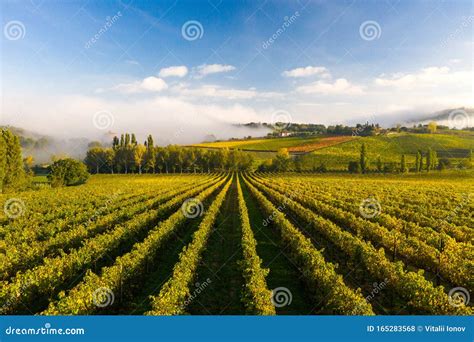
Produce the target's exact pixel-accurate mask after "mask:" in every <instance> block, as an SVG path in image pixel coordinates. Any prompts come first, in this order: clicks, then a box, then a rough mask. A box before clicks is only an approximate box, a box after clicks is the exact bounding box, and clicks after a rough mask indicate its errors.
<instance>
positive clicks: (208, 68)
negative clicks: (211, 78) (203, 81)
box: [197, 64, 235, 77]
mask: <svg viewBox="0 0 474 342" xmlns="http://www.w3.org/2000/svg"><path fill="white" fill-rule="evenodd" d="M232 70H235V66H233V65H226V64H203V65H200V66H198V67H197V73H198V76H199V77H204V76H207V75H210V74H217V73H221V72H229V71H232Z"/></svg>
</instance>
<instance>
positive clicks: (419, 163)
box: [415, 151, 423, 172]
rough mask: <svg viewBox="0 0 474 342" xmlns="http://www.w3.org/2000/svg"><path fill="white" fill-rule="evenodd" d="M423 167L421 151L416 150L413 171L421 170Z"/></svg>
mask: <svg viewBox="0 0 474 342" xmlns="http://www.w3.org/2000/svg"><path fill="white" fill-rule="evenodd" d="M422 167H423V156H422V155H421V151H418V152H416V160H415V171H416V172H421V169H422Z"/></svg>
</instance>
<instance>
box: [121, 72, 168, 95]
mask: <svg viewBox="0 0 474 342" xmlns="http://www.w3.org/2000/svg"><path fill="white" fill-rule="evenodd" d="M167 88H168V85H167V84H166V82H165V81H164V80H163V79H161V78H158V77H155V76H150V77H147V78H145V79H143V80H142V81H135V82H132V83H121V84H118V85H116V86H115V87H113V88H112V90H116V91H118V92H121V93H125V94H135V93H143V92H160V91H163V90H165V89H167Z"/></svg>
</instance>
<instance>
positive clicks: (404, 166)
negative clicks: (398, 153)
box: [400, 154, 408, 173]
mask: <svg viewBox="0 0 474 342" xmlns="http://www.w3.org/2000/svg"><path fill="white" fill-rule="evenodd" d="M400 172H402V173H405V172H408V168H407V163H406V160H405V155H404V154H402V158H401V160H400Z"/></svg>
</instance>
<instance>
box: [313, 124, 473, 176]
mask: <svg viewBox="0 0 474 342" xmlns="http://www.w3.org/2000/svg"><path fill="white" fill-rule="evenodd" d="M362 143H365V144H366V146H367V150H368V156H369V159H370V162H371V163H373V164H375V162H376V160H377V158H378V157H379V156H380V158H381V160H382V162H384V163H391V162H392V163H399V162H400V157H401V155H402V154H405V155H406V159H407V163H408V164H412V163H414V162H415V156H416V153H417V151H418V150H421V151H426V150H428V148H430V147H431V148H432V149H433V150H435V151H436V152H437V153H438V157H439V158H448V159H451V160H453V161H456V160H458V159H460V158H466V157H468V155H469V152H470V150H472V149H474V132H464V133H463V134H413V133H391V134H389V135H383V136H375V137H359V138H357V139H355V140H352V141H348V142H345V143H342V144H338V145H335V146H329V147H325V148H322V149H318V150H316V151H314V152H312V153H310V154H307V155H306V156H305V157H304V158H305V161H306V162H307V163H308V165H313V164H316V165H319V164H320V163H324V164H325V165H326V166H327V167H329V168H332V169H347V165H348V163H349V162H350V161H356V160H358V158H359V151H360V147H361V145H362Z"/></svg>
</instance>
